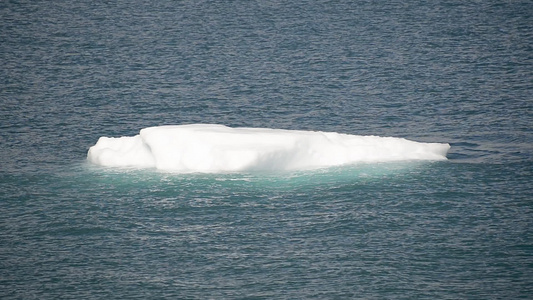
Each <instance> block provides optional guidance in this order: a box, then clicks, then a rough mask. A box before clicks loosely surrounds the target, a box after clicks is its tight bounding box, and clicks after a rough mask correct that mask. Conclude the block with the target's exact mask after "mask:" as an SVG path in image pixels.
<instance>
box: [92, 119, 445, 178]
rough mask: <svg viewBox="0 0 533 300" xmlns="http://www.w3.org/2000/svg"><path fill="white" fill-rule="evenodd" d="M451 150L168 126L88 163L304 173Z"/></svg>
mask: <svg viewBox="0 0 533 300" xmlns="http://www.w3.org/2000/svg"><path fill="white" fill-rule="evenodd" d="M449 149H450V145H448V144H441V143H419V142H414V141H410V140H406V139H403V138H394V137H379V136H358V135H349V134H342V133H336V132H321V131H299V130H283V129H269V128H230V127H227V126H223V125H212V124H191V125H170V126H158V127H149V128H145V129H142V130H141V131H140V134H138V135H136V136H133V137H119V138H112V137H111V138H110V137H101V138H100V139H99V140H98V142H97V143H96V145H94V146H92V147H91V148H90V149H89V152H88V154H87V159H88V160H89V161H90V162H92V163H94V164H97V165H101V166H109V167H133V168H155V169H158V170H163V171H171V172H183V173H186V172H203V173H219V172H238V171H277V170H306V169H315V168H323V167H331V166H341V165H348V164H355V163H359V162H367V163H368V162H388V161H405V160H445V159H446V154H447V152H448V150H449Z"/></svg>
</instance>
